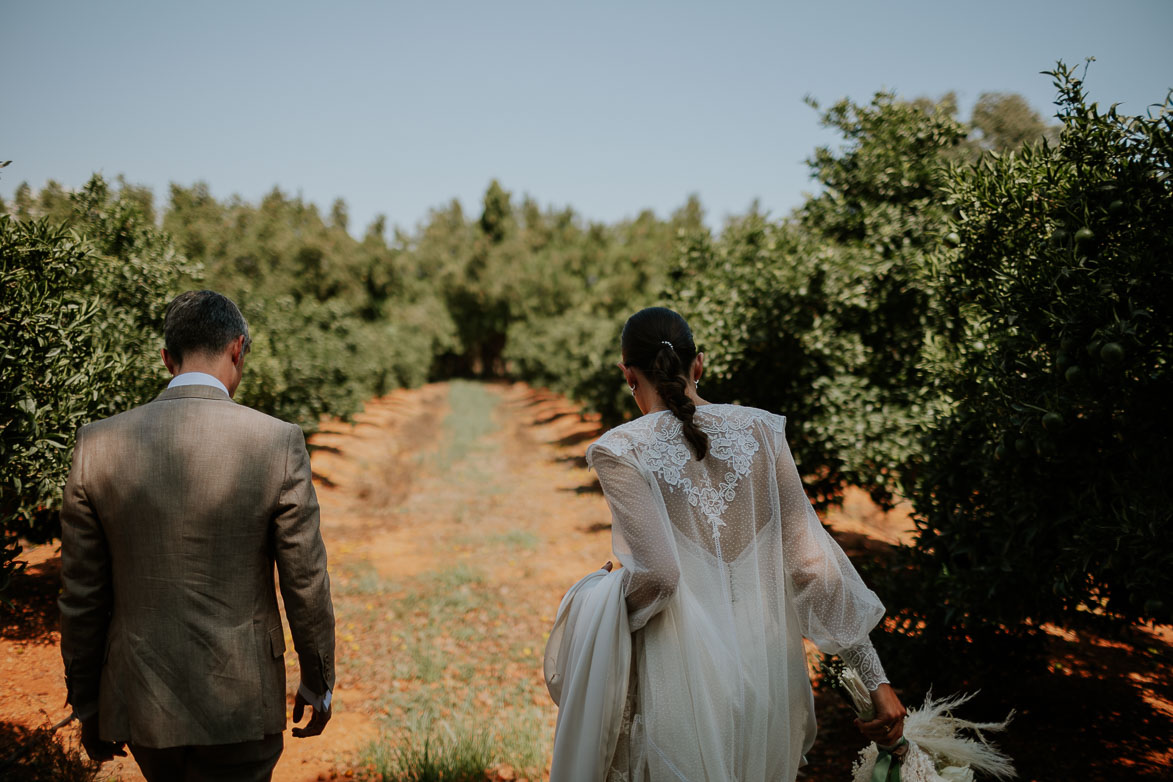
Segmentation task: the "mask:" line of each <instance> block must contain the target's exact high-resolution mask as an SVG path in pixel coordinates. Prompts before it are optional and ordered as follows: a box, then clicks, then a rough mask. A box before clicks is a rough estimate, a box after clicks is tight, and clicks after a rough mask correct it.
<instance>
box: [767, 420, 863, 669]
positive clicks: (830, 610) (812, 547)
mask: <svg viewBox="0 0 1173 782" xmlns="http://www.w3.org/2000/svg"><path fill="white" fill-rule="evenodd" d="M777 442H778V451H777V462H776V467H777V472H778V502H779V510H780V512H781V522H782V548H783V552H782V555H783V561H784V566H785V569H786V574H787V576H788V580H789V582H790V587H791V589H792V590H793V597H794V606H795V609H796V611H797V614H798V621H799V626H800V627H801V629H802V634H803V635H804V636H806V637H807V638H809V639H811V640H812V641H814V642H815V645H816V646H818V647H819V649H820V650H821V651H823V652H826V653H828V654H842V655H843V657H844V660H845V661H846V662H847V663H848V664H849V665H851V666H852V667H853V668H856V670H857V671H858V672H859V673H860V675H861V677H864V678H865V681H867V679H868V678H869V677H870V678H871V679H872V681H873V682H875V686H879V684H880V682H877V681H876V676H875V672H876V671H878V672H879V674H878V675H879V677H880V678H883V668H881V667H880V664H879V658H878V657H876V654H875V650H874V649H872V648H871V642H870V641H869V640H868V633H870V632H871V630H872V628H874V627H875V626H876V624H877V623H878V622H879V621H880V618H881V617H882V616H883V615H884V606H883V604H882V603H881V602H880V599H879V597H877V596H876V593H875V592H873V591H872V590H870V589H868V588H867V586H866V585H865V584H864V583H863V579H861V578H860V577H859V573H857V572H856V570H855V567H854V566H853V565H852V564H851V560H849V559H848V558H847V555H846V554H844V553H843V549H842V548H840V547H839V544H838V543H836V542H835V540H834V538H832V537H831V535H830V534H829V533H828V532H827V530H825V529H824V528H823V525H822V524H820V523H819V517H818V516H817V515H816V514H815V510H814V508H812V507H811V504H810V501H809V500H808V499H807V496H806V493H805V492H804V491H803V488H802V480H801V479H800V478H799V476H798V468H797V467H796V466H795V464H794V456H793V455H792V454H791V452H790V446H789V444H788V443H787V442H786V437H785V435H784V434H783V433H782V432H778V433H777ZM873 662H874V665H873V664H872V663H873ZM860 665H863V666H864V667H865V668H867V669H868V670H866V671H865V670H860V668H859V666H860ZM869 689H875V687H871V686H869Z"/></svg>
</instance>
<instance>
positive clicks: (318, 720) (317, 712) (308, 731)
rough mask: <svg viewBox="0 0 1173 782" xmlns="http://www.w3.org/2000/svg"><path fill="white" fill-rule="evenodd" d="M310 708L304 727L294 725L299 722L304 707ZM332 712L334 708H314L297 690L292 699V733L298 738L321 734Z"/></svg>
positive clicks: (303, 712)
mask: <svg viewBox="0 0 1173 782" xmlns="http://www.w3.org/2000/svg"><path fill="white" fill-rule="evenodd" d="M306 706H309V708H310V712H312V713H311V715H310V721H309V723H307V724H306V726H305V727H304V728H299V727H296V723H298V722H301V718H302V715H303V714H305V708H306ZM333 713H334V709H332V708H330V709H325V710H322V709H315V708H314V707H313V706H312V705H311V704H310V702H309V701H307V700H306V699H305V698H303V697H302V696H301V693H300V692H299V693H298V694H297V696H296V697H294V699H293V722H294V728H293V735H294V736H296V737H297V738H299V739H304V738H306V737H307V736H318V735H321V733H322V731H323V730H325V729H326V723H327V722H329V721H330V715H331V714H333Z"/></svg>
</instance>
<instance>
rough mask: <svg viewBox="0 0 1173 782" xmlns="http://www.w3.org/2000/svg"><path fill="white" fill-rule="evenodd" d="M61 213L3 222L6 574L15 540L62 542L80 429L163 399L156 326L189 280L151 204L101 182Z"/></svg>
mask: <svg viewBox="0 0 1173 782" xmlns="http://www.w3.org/2000/svg"><path fill="white" fill-rule="evenodd" d="M54 208H55V209H57V210H59V214H60V219H61V221H62V222H57V223H54V222H51V221H50V219H49V218H41V219H36V220H20V219H15V218H13V217H11V216H8V215H0V290H3V298H2V300H0V345H3V351H4V353H3V365H2V368H0V433H2V436H0V463H3V464H4V469H3V471H2V472H0V525H2V528H0V531H2V535H3V537H4V538H5V544H4V550H3V556H4V559H3V560H2V561H3V562H4V563H5V564H4V565H3V567H4V569H5V571H7V570H8V568H9V567H10V566H9V565H8V564H7V563H9V562H10V561H11V559H12V558H13V557H15V556H16V553H17V552H18V550H19V549H18V546H17V545H16V544H15V543H13V542H12V541H13V539H15V537H17V536H23V537H27V538H30V539H34V540H44V539H48V538H51V537H53V536H55V535H56V531H57V519H56V510H57V508H58V507H59V504H60V499H61V489H62V487H63V486H64V484H65V478H66V476H67V475H68V472H69V464H70V454H71V452H72V449H73V442H74V437H75V435H76V433H77V430H78V428H80V427H81V426H82V425H83V424H86V423H89V422H90V421H93V420H96V419H98V418H104V417H107V416H110V415H114V414H115V413H119V412H121V411H123V410H126V409H128V408H130V407H133V406H134V405H137V404H141V403H142V402H144V401H146V400H148V399H150V398H151V397H152V396H153V395H154V394H156V393H157V392H158V390H159V388H160V387H161V385H162V377H161V374H162V373H161V370H162V366H161V364H160V363H159V361H158V359H157V357H156V356H157V354H156V351H157V349H158V346H159V344H160V340H159V335H158V333H157V332H156V331H155V328H156V327H157V324H158V322H159V320H160V318H161V308H162V307H163V306H165V305H166V302H167V300H168V299H169V297H170V295H172V294H173V293H174V292H175V290H176V287H177V285H178V282H179V279H180V276H181V275H182V274H183V273H184V272H185V271H190V270H189V269H188V268H187V267H186V266H185V265H184V264H183V263H182V261H181V259H180V257H179V256H178V255H176V254H175V253H174V251H173V250H172V248H171V246H170V244H169V243H168V242H167V240H166V237H164V236H162V235H161V234H159V233H158V231H157V230H156V229H155V228H154V227H153V226H152V225H151V224H150V222H149V220H148V216H147V214H146V213H145V212H144V210H143V208H142V203H141V201H140V200H139V199H138V198H136V197H134V196H133V195H132V194H129V193H127V192H126V191H125V190H124V191H123V192H120V193H118V194H117V195H115V194H113V193H111V192H110V190H109V188H108V187H107V185H106V183H105V181H104V180H102V179H101V177H97V176H95V177H94V178H93V179H91V180H90V182H89V183H88V184H87V185H86V186H85V188H83V189H82V190H81V191H79V192H78V193H75V194H72V195H70V196H69V198H68V200H67V201H66V202H64V203H57V204H55V205H54ZM0 580H5V581H6V580H7V579H6V577H4V578H0Z"/></svg>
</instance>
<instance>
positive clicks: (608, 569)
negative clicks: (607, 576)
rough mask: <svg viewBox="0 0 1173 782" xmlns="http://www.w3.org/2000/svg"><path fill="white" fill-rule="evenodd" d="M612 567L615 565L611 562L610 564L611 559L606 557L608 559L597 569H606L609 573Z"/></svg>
mask: <svg viewBox="0 0 1173 782" xmlns="http://www.w3.org/2000/svg"><path fill="white" fill-rule="evenodd" d="M613 567H615V566H614V565H612V564H611V560H609V559H608V560H607V561H606V562H605V563H604V564H603V566H602V567H601V568H599V570H606V571H607V572H608V573H610V572H611V568H613Z"/></svg>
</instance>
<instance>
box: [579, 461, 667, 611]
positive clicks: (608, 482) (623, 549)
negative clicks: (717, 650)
mask: <svg viewBox="0 0 1173 782" xmlns="http://www.w3.org/2000/svg"><path fill="white" fill-rule="evenodd" d="M587 460H588V462H589V463H590V465H591V466H592V467H594V469H595V473H596V474H597V475H598V476H599V484H600V485H601V486H602V487H603V496H605V497H606V498H607V504H608V505H609V506H610V508H611V517H612V521H613V523H612V526H611V545H612V548H613V550H614V552H615V556H616V557H617V558H618V559H619V561H620V562H622V563H623V569H624V570H625V571H627V573H628V575H627V576H625V578H626V581H625V584H624V594H625V596H626V598H627V615H628V621H629V623H630V625H631V629H632V631H633V632H634V631H636V630H639V629H640V628H641V627H643V626H644V625H645V624H647V622H648V620H649V619H651V618H652V617H653V616H655V615H656V614H657V613H659V612H660V610H661V609H663V607H664V604H665V603H667V602H668V599H669V598H670V597H672V595H673V594H675V593H676V586H677V583H678V582H679V581H680V564H679V562H677V559H676V548H675V546H674V544H673V541H672V537H671V532H670V531H669V529H668V523H667V519H666V518H665V511H664V510H663V507H662V505H661V503H659V502H658V501H657V499H656V497H655V494H654V493H653V490H652V487H651V484H649V482H648V479H647V478H646V477H645V476H644V475H643V473H642V472H640V470H639V468H638V467H637V466H636V465H635V463H633V462H632V461H630V460H629V459H627V458H625V457H623V456H617V455H615V454H614V453H612V452H611V451H609V450H607V449H606V448H605V447H602V446H599V445H593V446H591V448H589V449H588V450H587Z"/></svg>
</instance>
